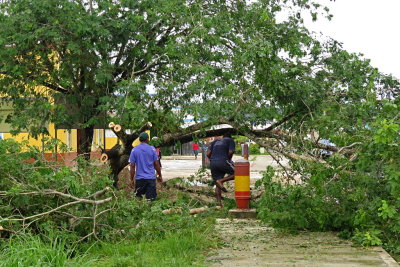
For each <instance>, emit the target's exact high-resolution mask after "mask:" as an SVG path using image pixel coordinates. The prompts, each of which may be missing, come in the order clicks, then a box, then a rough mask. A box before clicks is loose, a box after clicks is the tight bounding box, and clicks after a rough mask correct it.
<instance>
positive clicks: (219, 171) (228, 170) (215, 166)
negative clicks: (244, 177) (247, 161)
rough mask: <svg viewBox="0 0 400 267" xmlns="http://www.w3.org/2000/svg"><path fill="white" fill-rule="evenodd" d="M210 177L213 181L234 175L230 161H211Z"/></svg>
mask: <svg viewBox="0 0 400 267" xmlns="http://www.w3.org/2000/svg"><path fill="white" fill-rule="evenodd" d="M210 169H211V176H212V178H213V179H214V180H219V179H222V178H224V176H225V174H229V175H231V174H234V173H235V169H234V166H233V162H232V161H228V160H221V161H220V160H212V161H211V162H210Z"/></svg>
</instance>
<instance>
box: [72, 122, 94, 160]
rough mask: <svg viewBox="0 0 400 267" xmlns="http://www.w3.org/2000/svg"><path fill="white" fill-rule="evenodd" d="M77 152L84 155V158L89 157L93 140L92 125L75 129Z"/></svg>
mask: <svg viewBox="0 0 400 267" xmlns="http://www.w3.org/2000/svg"><path fill="white" fill-rule="evenodd" d="M76 132H77V153H78V155H84V157H85V159H86V160H89V159H90V152H91V151H92V142H93V133H94V128H93V126H90V127H86V128H83V129H77V131H76Z"/></svg>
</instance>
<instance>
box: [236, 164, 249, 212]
mask: <svg viewBox="0 0 400 267" xmlns="http://www.w3.org/2000/svg"><path fill="white" fill-rule="evenodd" d="M235 199H236V204H237V207H238V209H248V208H249V206H250V162H249V161H248V160H246V159H239V160H237V161H236V162H235Z"/></svg>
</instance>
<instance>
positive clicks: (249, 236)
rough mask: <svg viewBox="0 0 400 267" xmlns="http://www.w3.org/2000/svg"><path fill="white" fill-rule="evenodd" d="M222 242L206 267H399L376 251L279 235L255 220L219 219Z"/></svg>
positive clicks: (326, 237) (319, 236)
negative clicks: (208, 266) (221, 245)
mask: <svg viewBox="0 0 400 267" xmlns="http://www.w3.org/2000/svg"><path fill="white" fill-rule="evenodd" d="M217 230H219V234H220V236H221V238H222V240H223V241H224V245H223V247H222V248H221V249H219V250H217V251H214V252H213V253H212V255H210V256H209V258H208V259H207V263H208V264H209V265H210V266H237V267H240V266H344V267H347V266H348V267H350V266H355V267H358V266H390V267H394V266H399V265H398V264H397V263H396V262H395V261H394V260H393V258H391V257H390V255H389V254H388V253H387V252H386V251H385V250H383V249H382V248H380V247H375V248H361V247H354V246H353V245H352V243H351V242H350V241H346V240H342V239H340V238H338V237H337V236H336V234H335V233H329V232H328V233H325V232H324V233H317V232H307V233H299V234H298V235H283V234H280V233H278V232H276V231H275V230H274V229H272V228H270V227H268V226H265V225H261V224H260V222H259V221H257V220H248V219H219V220H218V223H217Z"/></svg>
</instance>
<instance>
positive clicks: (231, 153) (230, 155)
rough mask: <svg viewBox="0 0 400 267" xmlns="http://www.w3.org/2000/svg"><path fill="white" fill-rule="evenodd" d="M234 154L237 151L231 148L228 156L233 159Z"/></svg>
mask: <svg viewBox="0 0 400 267" xmlns="http://www.w3.org/2000/svg"><path fill="white" fill-rule="evenodd" d="M233 154H235V151H234V150H229V151H228V158H229V159H230V160H232V157H233Z"/></svg>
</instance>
